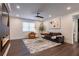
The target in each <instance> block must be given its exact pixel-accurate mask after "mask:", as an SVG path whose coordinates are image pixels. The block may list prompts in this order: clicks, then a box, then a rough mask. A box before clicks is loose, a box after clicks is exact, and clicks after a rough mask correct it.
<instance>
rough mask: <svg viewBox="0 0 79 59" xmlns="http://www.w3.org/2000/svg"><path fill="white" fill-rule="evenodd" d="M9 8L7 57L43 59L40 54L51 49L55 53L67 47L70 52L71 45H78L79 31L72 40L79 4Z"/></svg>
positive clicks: (11, 4)
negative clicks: (62, 47)
mask: <svg viewBox="0 0 79 59" xmlns="http://www.w3.org/2000/svg"><path fill="white" fill-rule="evenodd" d="M8 5H9V7H8V8H9V11H10V17H9V22H10V41H11V42H10V47H9V50H8V51H7V53H5V54H4V55H6V54H7V55H14V56H16V55H26V56H27V55H29V54H31V55H34V54H35V55H39V54H40V55H41V53H39V52H43V51H44V50H47V49H50V48H52V47H53V48H52V50H53V49H55V48H54V47H57V48H59V47H60V46H62V45H64V44H66V46H67V45H68V46H70V47H69V48H71V45H74V44H75V43H74V40H75V41H76V40H77V28H76V29H75V33H76V35H75V36H73V33H74V27H73V25H74V20H75V19H77V18H78V17H77V16H78V15H79V8H78V5H79V4H78V3H76V4H75V3H73V4H71V3H55V4H54V3H51V4H49V3H46V4H44V3H39V4H38V3H29V4H27V3H24V4H23V3H10V4H8ZM20 41H21V42H20ZM16 42H17V43H16ZM76 42H77V41H76ZM19 44H20V45H22V46H24V47H23V48H25V49H27V51H28V52H27V51H26V50H25V49H23V48H21V47H20V45H19ZM14 45H15V46H14ZM13 48H16V49H13ZM66 49H67V48H66ZM13 51H14V52H13ZM18 51H20V52H18ZM16 52H17V53H16ZM44 53H45V52H44ZM44 53H43V54H44ZM49 55H53V54H52V53H50V54H49ZM58 55H59V54H58Z"/></svg>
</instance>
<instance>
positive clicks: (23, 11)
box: [10, 3, 79, 20]
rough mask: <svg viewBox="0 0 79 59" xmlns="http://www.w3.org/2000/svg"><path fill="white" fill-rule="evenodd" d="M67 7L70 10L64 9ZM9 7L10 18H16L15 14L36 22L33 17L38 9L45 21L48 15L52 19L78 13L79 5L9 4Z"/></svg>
mask: <svg viewBox="0 0 79 59" xmlns="http://www.w3.org/2000/svg"><path fill="white" fill-rule="evenodd" d="M17 5H19V6H20V9H17V8H16V6H17ZM68 6H70V7H71V10H67V9H66V8H67V7H68ZM10 7H11V11H10V15H11V16H15V17H16V14H19V17H21V18H26V19H31V20H38V19H37V18H36V17H35V16H36V12H37V11H38V9H39V12H40V15H41V16H44V17H45V18H44V19H45V20H46V19H48V18H49V15H52V18H54V17H57V16H62V15H66V14H69V13H73V12H76V11H79V3H10Z"/></svg>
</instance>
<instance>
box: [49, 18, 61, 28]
mask: <svg viewBox="0 0 79 59" xmlns="http://www.w3.org/2000/svg"><path fill="white" fill-rule="evenodd" d="M50 24H51V28H61V18H55V19H53V20H52V21H50Z"/></svg>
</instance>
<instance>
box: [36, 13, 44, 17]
mask: <svg viewBox="0 0 79 59" xmlns="http://www.w3.org/2000/svg"><path fill="white" fill-rule="evenodd" d="M35 17H37V18H44V17H43V16H40V13H39V12H37V15H36V16H35Z"/></svg>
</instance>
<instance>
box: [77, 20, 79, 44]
mask: <svg viewBox="0 0 79 59" xmlns="http://www.w3.org/2000/svg"><path fill="white" fill-rule="evenodd" d="M77 23H78V24H77V26H78V33H77V34H78V36H77V37H78V38H77V41H78V43H79V19H78V21H77Z"/></svg>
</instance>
